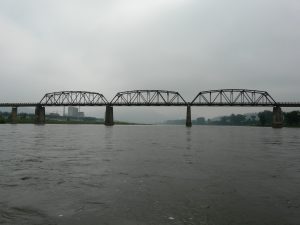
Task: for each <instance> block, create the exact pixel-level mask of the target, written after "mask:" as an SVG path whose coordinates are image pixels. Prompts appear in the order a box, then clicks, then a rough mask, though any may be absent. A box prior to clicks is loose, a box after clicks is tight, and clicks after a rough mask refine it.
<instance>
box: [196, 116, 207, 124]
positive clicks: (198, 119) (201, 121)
mask: <svg viewBox="0 0 300 225" xmlns="http://www.w3.org/2000/svg"><path fill="white" fill-rule="evenodd" d="M196 123H197V124H205V118H204V117H198V118H197V119H196Z"/></svg>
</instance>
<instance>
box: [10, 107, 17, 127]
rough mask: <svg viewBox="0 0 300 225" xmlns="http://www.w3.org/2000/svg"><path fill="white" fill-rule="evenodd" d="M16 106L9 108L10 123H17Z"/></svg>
mask: <svg viewBox="0 0 300 225" xmlns="http://www.w3.org/2000/svg"><path fill="white" fill-rule="evenodd" d="M17 115H18V107H15V106H13V107H12V108H11V123H17Z"/></svg>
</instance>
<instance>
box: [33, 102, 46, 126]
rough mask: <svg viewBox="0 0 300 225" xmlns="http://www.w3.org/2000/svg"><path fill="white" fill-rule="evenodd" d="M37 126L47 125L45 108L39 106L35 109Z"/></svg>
mask: <svg viewBox="0 0 300 225" xmlns="http://www.w3.org/2000/svg"><path fill="white" fill-rule="evenodd" d="M34 122H35V123H36V124H44V123H45V107H43V106H41V105H37V106H36V107H35V121H34Z"/></svg>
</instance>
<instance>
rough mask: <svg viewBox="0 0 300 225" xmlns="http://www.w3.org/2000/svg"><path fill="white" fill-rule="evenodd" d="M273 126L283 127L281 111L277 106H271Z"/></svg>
mask: <svg viewBox="0 0 300 225" xmlns="http://www.w3.org/2000/svg"><path fill="white" fill-rule="evenodd" d="M272 127H273V128H282V127H283V113H282V110H281V108H280V107H279V106H275V107H273V123H272Z"/></svg>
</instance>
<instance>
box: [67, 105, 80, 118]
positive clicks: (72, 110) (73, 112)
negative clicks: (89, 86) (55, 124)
mask: <svg viewBox="0 0 300 225" xmlns="http://www.w3.org/2000/svg"><path fill="white" fill-rule="evenodd" d="M77 115H78V108H76V107H73V106H69V107H68V116H69V117H77Z"/></svg>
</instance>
